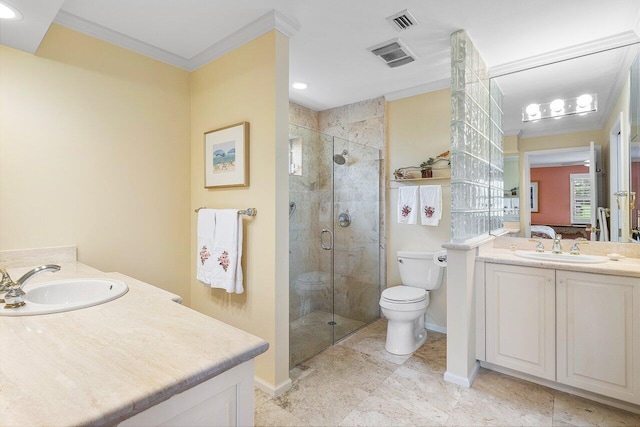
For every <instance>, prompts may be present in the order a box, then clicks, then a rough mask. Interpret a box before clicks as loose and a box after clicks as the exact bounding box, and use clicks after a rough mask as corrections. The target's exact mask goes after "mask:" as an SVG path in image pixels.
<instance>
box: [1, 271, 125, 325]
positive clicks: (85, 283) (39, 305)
mask: <svg viewBox="0 0 640 427" xmlns="http://www.w3.org/2000/svg"><path fill="white" fill-rule="evenodd" d="M128 290H129V287H128V286H127V285H126V284H125V283H124V282H121V281H119V280H113V279H67V280H57V281H54V282H47V283H40V284H37V285H31V286H30V285H27V286H25V289H24V291H25V292H26V296H25V302H26V305H24V306H22V307H19V308H10V309H5V308H4V306H2V305H1V304H0V316H32V315H36V314H49V313H59V312H62V311H71V310H78V309H80V308H86V307H91V306H94V305H98V304H103V303H105V302H108V301H111V300H114V299H116V298H119V297H121V296H122V295H124V294H126V293H127V291H128Z"/></svg>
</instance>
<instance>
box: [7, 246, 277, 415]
mask: <svg viewBox="0 0 640 427" xmlns="http://www.w3.org/2000/svg"><path fill="white" fill-rule="evenodd" d="M72 252H73V256H70V255H69V256H67V255H64V254H62V255H60V254H49V255H46V256H45V258H46V259H41V258H38V257H35V258H34V257H32V256H27V257H26V258H23V263H22V265H25V267H18V266H17V265H18V264H19V262H18V263H17V262H10V263H9V264H10V265H8V267H9V268H8V271H9V273H10V274H11V276H12V277H14V278H17V277H20V275H22V274H24V272H26V271H28V270H29V269H30V267H32V266H33V265H39V264H45V263H55V264H59V265H60V266H61V267H62V268H61V270H60V271H59V272H58V273H55V274H41V275H38V276H37V277H34V278H33V280H32V281H31V282H30V283H29V284H27V285H26V286H25V290H26V289H27V288H28V287H29V286H31V283H33V285H34V286H36V285H37V284H38V283H42V282H49V281H53V280H61V279H76V278H101V279H113V280H118V281H122V282H124V283H126V285H127V286H128V288H129V290H128V292H127V293H126V294H124V295H122V296H121V297H119V298H117V299H115V300H113V301H109V302H106V303H104V304H100V305H96V306H94V307H88V308H83V309H79V310H75V311H67V312H62V313H55V314H44V315H37V316H0V354H2V363H1V364H0V390H2V393H0V408H1V409H0V413H2V421H0V423H1V424H3V425H5V424H6V425H24V426H32V425H122V426H133V425H144V426H150V425H160V424H162V425H196V424H197V425H212V426H213V425H252V424H253V393H254V367H253V359H254V358H255V357H256V356H257V355H259V354H261V353H263V352H265V351H266V350H267V348H268V344H267V342H265V341H264V340H262V339H260V338H258V337H255V336H253V335H250V334H248V333H246V332H244V331H241V330H239V329H236V328H234V327H232V326H229V325H227V324H225V323H222V322H220V321H218V320H215V319H213V318H210V317H208V316H205V315H203V314H200V313H198V312H196V311H194V310H191V309H189V308H187V307H184V306H182V305H180V304H179V303H177V302H176V301H179V300H180V298H179V297H178V296H176V295H173V294H171V293H168V292H166V291H164V290H162V289H159V288H156V287H154V286H151V285H149V284H146V283H143V282H140V281H138V280H135V279H132V278H130V277H127V276H125V275H122V274H119V273H103V272H101V271H99V270H96V269H94V268H91V267H89V266H86V265H84V264H82V263H79V262H76V261H75V248H73V249H72ZM24 259H28V262H29V263H28V264H24V262H25V261H24ZM36 261H37V262H36ZM0 262H2V264H3V265H7V256H6V254H3V253H0ZM27 265H28V267H27ZM12 267H13V268H12ZM0 309H2V308H1V307H0Z"/></svg>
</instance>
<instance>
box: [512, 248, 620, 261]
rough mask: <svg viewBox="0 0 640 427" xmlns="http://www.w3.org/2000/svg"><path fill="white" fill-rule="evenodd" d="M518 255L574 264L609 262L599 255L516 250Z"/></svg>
mask: <svg viewBox="0 0 640 427" xmlns="http://www.w3.org/2000/svg"><path fill="white" fill-rule="evenodd" d="M516 256H519V257H521V258H529V259H537V260H539V261H551V262H566V263H572V264H600V263H603V262H607V261H608V258H607V257H603V256H597V255H584V254H580V255H571V254H565V253H562V254H554V253H552V252H535V251H516Z"/></svg>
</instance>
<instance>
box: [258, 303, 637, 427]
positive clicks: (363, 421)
mask: <svg viewBox="0 0 640 427" xmlns="http://www.w3.org/2000/svg"><path fill="white" fill-rule="evenodd" d="M299 320H300V322H298V323H296V322H292V324H291V331H292V333H293V332H294V331H295V332H296V333H300V334H302V333H304V334H306V335H303V336H304V337H305V338H306V339H307V340H309V342H311V343H313V342H317V341H320V337H321V336H322V337H323V338H326V340H327V342H330V340H331V328H330V327H328V325H327V324H326V322H328V321H330V320H331V315H330V314H329V313H323V312H315V313H312V314H310V315H309V316H307V317H306V318H305V319H299ZM336 321H338V327H341V323H340V322H344V327H345V328H347V327H348V326H347V325H351V324H350V323H349V322H353V321H352V320H349V319H344V318H340V317H336ZM358 323H360V324H361V322H358ZM311 325H313V326H314V327H315V329H313V328H312V327H311ZM386 325H387V322H386V319H380V320H378V321H376V322H374V323H372V324H370V325H368V326H366V327H365V328H362V329H360V330H359V331H358V332H356V333H355V334H353V335H352V336H351V337H349V338H347V339H345V340H343V341H341V342H340V343H339V344H337V345H335V346H331V347H329V348H327V349H325V350H323V351H321V352H320V353H319V354H317V355H316V356H314V357H312V358H310V359H308V360H306V361H305V362H304V363H300V364H299V365H298V366H297V367H296V368H294V369H292V370H291V374H290V377H291V379H292V381H293V386H292V388H291V389H290V390H289V391H287V392H286V393H284V394H283V395H282V396H280V397H279V398H275V399H271V398H270V397H269V396H268V395H266V394H265V393H263V392H262V391H259V390H256V405H255V406H256V409H255V425H256V426H309V425H310V426H338V425H339V426H423V425H447V426H460V425H468V426H486V425H498V426H516V425H517V426H524V425H535V426H551V425H554V426H560V425H562V426H582V425H590V426H591V425H594V426H599V425H602V426H605V425H606V426H613V425H619V426H638V425H640V415H638V414H633V413H630V412H626V411H623V410H620V409H616V408H613V407H611V406H607V405H603V404H600V403H597V402H593V401H590V400H586V399H583V398H581V397H577V396H573V395H569V394H566V393H563V392H560V391H556V390H553V389H550V388H547V387H544V386H541V385H537V384H533V383H530V382H527V381H524V380H520V379H517V378H513V377H510V376H508V375H504V374H501V373H498V372H494V371H489V370H486V369H483V368H481V369H480V372H479V373H478V376H477V377H476V380H475V382H474V384H473V387H471V388H470V389H467V388H464V387H459V386H456V385H454V384H451V383H448V382H445V381H444V380H443V372H444V370H445V368H446V342H447V337H446V335H444V334H439V333H436V332H431V331H429V333H428V335H427V341H426V342H425V344H424V345H423V346H422V347H421V348H419V349H418V350H417V351H416V352H415V353H413V354H412V355H410V356H408V357H407V356H405V357H394V356H392V355H388V354H385V353H384V341H385V339H386ZM349 327H350V326H349ZM293 342H294V343H295V342H296V340H295V339H294V340H293ZM318 348H319V349H321V348H322V347H320V346H318ZM309 355H311V353H309Z"/></svg>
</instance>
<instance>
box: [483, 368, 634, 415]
mask: <svg viewBox="0 0 640 427" xmlns="http://www.w3.org/2000/svg"><path fill="white" fill-rule="evenodd" d="M480 365H481V366H482V367H483V368H486V369H490V370H492V371H496V372H500V373H502V374H505V375H509V376H511V377H515V378H520V379H522V380H525V381H529V382H532V383H535V384H540V385H543V386H545V387H549V388H552V389H554V390H559V391H563V392H565V393H569V394H573V395H576V396H580V397H584V398H585V399H589V400H594V401H596V402H599V403H604V404H605V405H609V406H613V407H614V408H618V409H624V410H625V411H629V412H633V413H635V414H640V405H634V404H633V403H629V402H624V401H622V400H618V399H614V398H612V397H607V396H603V395H601V394H596V393H592V392H590V391H587V390H582V389H579V388H575V387H572V386H569V385H564V384H560V383H557V382H555V381H551V380H547V379H544V378H538V377H535V376H533V375H529V374H525V373H522V372H518V371H514V370H513V369H509V368H503V367H502V366H498V365H494V364H493V363H489V362H480Z"/></svg>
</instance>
